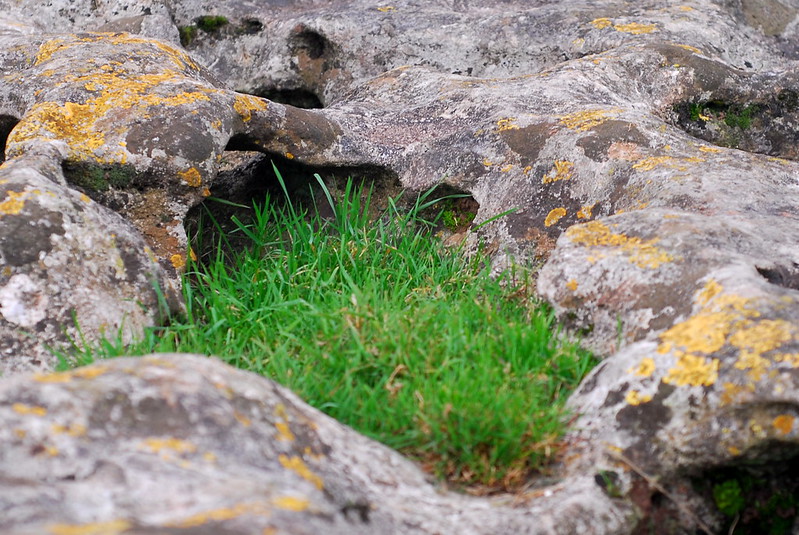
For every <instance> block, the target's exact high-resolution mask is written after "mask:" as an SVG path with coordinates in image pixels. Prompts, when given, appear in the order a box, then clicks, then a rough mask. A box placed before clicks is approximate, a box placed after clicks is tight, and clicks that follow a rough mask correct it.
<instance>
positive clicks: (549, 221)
mask: <svg viewBox="0 0 799 535" xmlns="http://www.w3.org/2000/svg"><path fill="white" fill-rule="evenodd" d="M565 216H566V209H565V208H563V207H562V206H561V207H558V208H553V209H552V210H550V211H549V213H548V214H547V217H546V219H544V226H545V227H551V226H552V225H554V224H556V223H557V222H558V221H560V220H561V219H562V218H563V217H565Z"/></svg>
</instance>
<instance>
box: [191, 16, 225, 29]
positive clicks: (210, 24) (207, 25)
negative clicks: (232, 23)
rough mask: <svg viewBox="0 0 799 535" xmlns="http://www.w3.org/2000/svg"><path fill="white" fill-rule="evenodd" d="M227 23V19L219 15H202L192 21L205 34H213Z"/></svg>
mask: <svg viewBox="0 0 799 535" xmlns="http://www.w3.org/2000/svg"><path fill="white" fill-rule="evenodd" d="M228 22H229V21H228V19H227V17H223V16H221V15H203V16H202V17H198V18H197V19H195V21H194V23H195V24H196V25H197V27H198V28H199V29H201V30H202V31H204V32H206V33H213V32H215V31H217V30H219V29H220V28H221V27H222V26H224V25H226V24H227V23H228Z"/></svg>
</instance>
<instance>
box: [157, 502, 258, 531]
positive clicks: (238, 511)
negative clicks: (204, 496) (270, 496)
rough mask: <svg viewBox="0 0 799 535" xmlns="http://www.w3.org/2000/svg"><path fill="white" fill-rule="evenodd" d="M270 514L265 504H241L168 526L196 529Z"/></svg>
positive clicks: (190, 517)
mask: <svg viewBox="0 0 799 535" xmlns="http://www.w3.org/2000/svg"><path fill="white" fill-rule="evenodd" d="M269 514H270V510H269V508H268V507H266V506H265V505H264V504H261V503H240V504H237V505H234V506H232V507H222V508H219V509H211V510H210V511H203V512H202V513H197V514H195V515H192V516H189V517H187V518H184V519H183V520H180V521H178V522H172V523H170V524H168V526H169V527H175V528H194V527H197V526H202V525H203V524H207V523H208V522H221V521H224V520H232V519H234V518H238V517H240V516H243V515H261V516H268V515H269Z"/></svg>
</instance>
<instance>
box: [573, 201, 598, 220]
mask: <svg viewBox="0 0 799 535" xmlns="http://www.w3.org/2000/svg"><path fill="white" fill-rule="evenodd" d="M594 206H596V203H594V204H586V205H585V206H583V207H582V208H580V210H579V211H578V212H577V219H591V218H592V217H593V214H594Z"/></svg>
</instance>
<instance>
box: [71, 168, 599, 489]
mask: <svg viewBox="0 0 799 535" xmlns="http://www.w3.org/2000/svg"><path fill="white" fill-rule="evenodd" d="M320 182H321V181H320ZM325 193H327V190H325ZM328 201H329V202H330V203H331V204H335V209H334V212H335V216H334V217H333V218H332V219H327V220H326V219H323V218H321V217H320V216H319V215H318V213H317V212H315V211H313V210H312V211H310V213H307V211H304V210H301V209H300V208H298V207H297V206H294V205H292V204H291V203H288V204H282V203H277V202H274V201H272V200H270V199H266V201H265V203H264V204H263V205H261V206H255V207H254V218H253V223H252V224H247V225H245V224H243V223H241V222H238V223H237V226H238V231H239V232H241V233H243V234H245V235H246V236H247V238H248V241H249V242H250V247H249V248H247V249H246V250H244V251H241V252H237V253H230V252H225V251H226V248H225V247H224V244H220V247H219V249H218V253H217V255H216V257H215V258H213V259H211V260H210V261H205V262H203V264H202V265H193V266H190V269H191V271H190V273H189V275H188V276H187V281H186V284H185V290H184V291H185V296H186V302H187V306H188V315H187V317H186V318H185V319H184V320H182V321H179V322H173V323H172V324H171V325H169V326H168V327H165V328H162V329H153V330H151V331H149V333H148V335H147V337H146V339H145V340H143V341H141V342H140V343H138V344H136V345H135V346H134V347H130V346H129V347H123V346H122V345H121V344H112V343H110V342H107V343H104V344H102V347H99V348H93V349H91V350H84V352H83V353H79V354H77V355H76V356H75V359H76V362H73V363H72V364H73V365H74V364H75V363H85V362H87V361H91V360H92V359H94V358H97V357H106V356H114V355H121V354H145V353H150V352H153V351H181V352H192V353H204V354H209V355H217V356H219V357H221V358H222V359H224V360H225V361H227V362H229V363H230V364H232V365H234V366H236V367H238V368H242V369H246V370H251V371H254V372H257V373H260V374H263V375H265V376H268V377H270V378H272V379H274V380H276V381H278V382H279V383H281V384H283V385H285V386H287V387H288V388H290V389H292V390H293V391H295V392H296V393H297V394H298V395H300V396H301V397H302V398H303V399H305V400H306V401H307V402H308V403H309V404H311V405H313V406H315V407H317V408H319V409H321V410H322V411H324V412H326V413H327V414H329V415H330V416H332V417H334V418H336V419H337V420H339V421H341V422H343V423H345V424H347V425H349V426H351V427H353V428H355V429H356V430H357V431H359V432H361V433H364V434H366V435H368V436H370V437H372V438H374V439H376V440H379V441H380V442H383V443H385V444H387V445H389V446H391V447H393V448H395V449H397V450H399V451H401V452H402V453H404V454H406V455H408V456H410V457H412V458H414V459H417V460H418V461H420V462H421V463H422V464H423V465H424V466H425V467H426V468H427V469H428V470H430V471H431V472H434V473H435V474H436V475H438V476H440V477H443V478H446V479H447V480H449V481H450V482H452V483H455V484H456V485H458V486H464V487H469V488H470V489H471V490H472V491H473V492H488V491H494V490H513V489H514V488H518V487H519V486H520V485H522V484H524V483H525V482H526V481H527V479H528V477H529V476H530V475H531V473H534V472H535V471H537V470H539V469H540V468H541V467H542V466H543V465H544V464H545V463H546V462H547V461H549V460H551V457H552V456H554V455H555V454H556V453H557V450H558V442H559V440H560V438H561V436H562V434H563V432H564V428H565V424H564V418H565V417H566V415H565V411H564V409H563V405H564V402H565V400H566V397H567V395H568V394H569V393H570V392H571V390H572V389H573V388H574V387H575V386H576V385H577V384H578V383H579V381H580V380H581V379H582V378H583V376H584V375H585V374H586V372H587V371H588V370H589V369H590V368H591V367H592V366H593V364H594V362H595V361H594V359H593V358H592V357H591V356H590V355H589V354H588V353H586V352H583V351H581V350H580V349H579V348H578V347H577V345H576V344H575V343H573V342H570V341H568V340H567V339H566V338H565V337H563V336H561V335H560V333H559V330H558V327H557V326H556V324H555V322H554V319H553V315H552V313H551V312H550V311H548V310H547V309H546V308H544V307H543V306H542V305H541V304H539V303H537V302H536V301H535V299H534V298H533V296H532V289H531V287H530V284H531V280H530V274H529V272H527V271H525V270H517V271H516V272H515V273H505V274H503V275H502V276H500V277H499V278H496V279H493V278H491V277H489V273H488V269H487V268H486V264H487V261H486V258H485V257H484V256H481V255H479V254H478V255H475V256H473V257H471V258H468V259H467V258H465V257H464V256H463V255H461V254H458V252H454V251H450V250H446V249H445V248H444V247H443V246H442V245H441V243H440V241H439V240H438V239H437V238H436V237H435V236H434V235H433V233H432V226H431V225H430V224H429V223H426V222H425V221H423V220H422V219H421V218H420V216H419V213H420V210H421V209H422V208H425V207H429V205H431V204H432V202H433V201H432V200H431V199H430V197H429V196H422V197H420V198H419V199H418V201H417V203H416V205H415V208H414V209H412V210H411V211H410V212H409V213H406V214H400V212H399V210H397V209H396V207H395V205H394V203H390V204H391V207H390V208H389V213H388V214H387V217H384V218H381V219H380V220H378V221H370V220H369V218H368V216H366V215H365V214H367V213H368V210H367V208H368V204H369V202H370V199H369V194H368V192H364V191H361V190H360V189H359V188H355V187H353V186H352V184H348V185H347V187H346V188H345V192H344V195H343V199H342V200H340V201H338V202H336V203H333V201H332V199H331V198H330V196H329V194H328ZM388 216H390V217H388Z"/></svg>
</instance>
